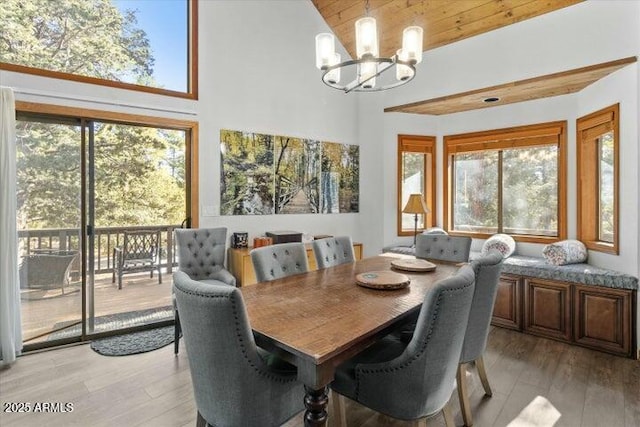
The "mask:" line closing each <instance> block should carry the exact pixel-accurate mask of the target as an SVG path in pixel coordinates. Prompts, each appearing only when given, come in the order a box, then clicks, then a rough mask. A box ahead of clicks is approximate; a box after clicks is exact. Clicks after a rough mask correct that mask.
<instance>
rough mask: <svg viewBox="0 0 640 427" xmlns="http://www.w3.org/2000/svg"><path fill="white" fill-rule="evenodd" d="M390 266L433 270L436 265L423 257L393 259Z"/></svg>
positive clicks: (410, 269)
mask: <svg viewBox="0 0 640 427" xmlns="http://www.w3.org/2000/svg"><path fill="white" fill-rule="evenodd" d="M391 267H393V268H395V269H398V270H404V271H415V272H423V271H433V270H435V269H436V265H435V264H433V263H431V262H429V261H427V260H424V259H394V260H393V261H391Z"/></svg>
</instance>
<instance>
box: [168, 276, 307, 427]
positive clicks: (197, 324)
mask: <svg viewBox="0 0 640 427" xmlns="http://www.w3.org/2000/svg"><path fill="white" fill-rule="evenodd" d="M173 284H174V292H175V295H176V300H177V303H178V309H179V311H180V313H182V328H183V331H184V340H185V344H186V347H187V355H188V358H189V370H190V371H191V381H192V383H193V391H194V396H195V400H196V407H197V411H198V421H197V425H198V426H206V425H211V426H226V427H234V426H237V427H245V426H279V425H281V424H283V423H284V422H286V421H287V420H288V419H289V418H291V417H293V416H294V415H295V414H297V413H298V412H300V411H302V410H303V409H304V405H303V399H302V396H304V389H303V385H302V383H300V382H299V381H298V380H297V371H296V368H295V366H293V365H289V364H288V363H286V362H282V361H280V363H279V364H278V365H272V364H270V362H271V361H272V360H274V359H273V358H272V357H271V356H272V355H271V354H270V353H267V352H266V351H264V350H262V349H258V347H257V346H256V344H255V341H254V338H253V334H252V332H251V327H250V325H249V320H248V318H247V314H246V309H245V305H244V301H243V299H242V294H241V293H240V290H239V289H238V288H235V287H232V286H228V285H223V284H210V283H203V282H199V281H195V280H191V279H190V278H189V276H187V275H186V274H185V273H183V272H180V271H178V272H176V273H174V275H173Z"/></svg>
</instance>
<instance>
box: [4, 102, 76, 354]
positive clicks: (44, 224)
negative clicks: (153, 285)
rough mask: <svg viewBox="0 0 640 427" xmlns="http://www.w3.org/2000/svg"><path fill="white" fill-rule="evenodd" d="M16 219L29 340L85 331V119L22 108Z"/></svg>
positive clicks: (25, 334)
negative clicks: (34, 113) (26, 112)
mask: <svg viewBox="0 0 640 427" xmlns="http://www.w3.org/2000/svg"><path fill="white" fill-rule="evenodd" d="M17 119H18V120H17V122H16V137H17V138H16V139H17V146H16V155H17V162H16V165H17V197H18V203H17V214H18V217H17V224H18V245H19V247H18V249H19V252H18V257H19V261H20V264H19V277H20V300H21V308H22V329H23V341H24V343H25V344H27V345H28V344H31V343H34V342H43V341H48V340H56V339H65V338H73V337H79V336H81V334H82V319H83V316H82V308H83V304H82V301H83V286H82V273H81V272H82V264H83V263H82V233H81V222H82V203H81V200H82V188H83V171H82V150H83V135H84V133H85V131H84V123H83V122H82V121H81V120H80V119H74V118H64V117H44V116H26V115H20V114H19V115H18V117H17Z"/></svg>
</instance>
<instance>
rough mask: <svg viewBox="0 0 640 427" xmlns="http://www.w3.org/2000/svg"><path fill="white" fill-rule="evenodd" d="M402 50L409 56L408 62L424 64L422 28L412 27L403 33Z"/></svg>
mask: <svg viewBox="0 0 640 427" xmlns="http://www.w3.org/2000/svg"><path fill="white" fill-rule="evenodd" d="M402 50H403V51H404V52H405V53H406V55H407V60H409V61H415V63H416V64H419V63H420V62H422V27H418V26H415V25H414V26H411V27H407V28H405V29H404V31H403V32H402Z"/></svg>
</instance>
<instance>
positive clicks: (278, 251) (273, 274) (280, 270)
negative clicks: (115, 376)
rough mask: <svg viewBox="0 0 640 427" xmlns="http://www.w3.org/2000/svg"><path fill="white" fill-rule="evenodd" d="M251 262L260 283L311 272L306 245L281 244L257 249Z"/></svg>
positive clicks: (252, 254) (252, 252) (253, 251)
mask: <svg viewBox="0 0 640 427" xmlns="http://www.w3.org/2000/svg"><path fill="white" fill-rule="evenodd" d="M251 262H252V263H253V269H254V270H255V272H256V279H258V282H268V281H269V280H275V279H279V278H281V277H286V276H292V275H294V274H300V273H305V272H307V271H309V261H307V250H306V249H305V247H304V243H297V242H296V243H281V244H278V245H271V246H264V247H262V248H256V249H254V250H252V251H251Z"/></svg>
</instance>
